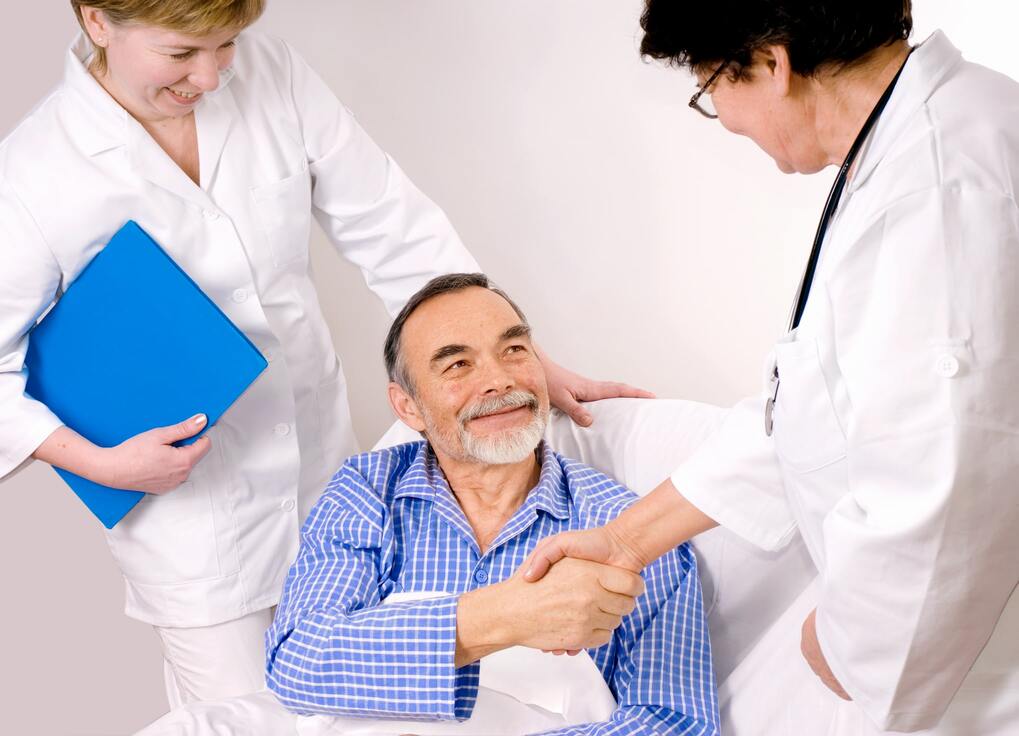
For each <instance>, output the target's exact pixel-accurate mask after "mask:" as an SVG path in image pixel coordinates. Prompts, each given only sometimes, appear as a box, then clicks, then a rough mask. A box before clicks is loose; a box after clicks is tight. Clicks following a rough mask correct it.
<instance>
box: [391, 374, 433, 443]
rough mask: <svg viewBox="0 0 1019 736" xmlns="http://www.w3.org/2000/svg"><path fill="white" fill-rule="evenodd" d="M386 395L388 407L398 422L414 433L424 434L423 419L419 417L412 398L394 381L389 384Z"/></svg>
mask: <svg viewBox="0 0 1019 736" xmlns="http://www.w3.org/2000/svg"><path fill="white" fill-rule="evenodd" d="M388 395H389V405H390V406H391V407H393V411H395V412H396V416H398V417H399V418H400V421H402V422H403V423H404V424H406V425H407V426H408V427H410V428H411V429H413V430H415V431H418V432H424V431H425V422H424V417H423V416H422V415H421V410H420V409H418V405H417V402H416V401H414V397H413V396H411V395H410V394H409V393H407V391H406V390H405V389H404V388H403V386H401V385H400V384H398V383H396V382H395V381H390V382H389V389H388Z"/></svg>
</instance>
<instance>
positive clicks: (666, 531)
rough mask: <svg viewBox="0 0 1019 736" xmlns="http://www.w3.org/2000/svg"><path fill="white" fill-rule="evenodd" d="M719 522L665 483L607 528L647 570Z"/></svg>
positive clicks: (670, 484)
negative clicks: (656, 561) (658, 560)
mask: <svg viewBox="0 0 1019 736" xmlns="http://www.w3.org/2000/svg"><path fill="white" fill-rule="evenodd" d="M716 526H718V522H716V521H715V520H714V519H712V518H711V517H710V516H708V515H707V514H705V513H704V512H703V511H701V510H700V509H698V508H697V507H696V506H694V505H693V504H692V503H690V502H689V501H688V500H687V499H686V498H685V497H684V496H683V494H682V493H680V492H679V491H678V490H676V487H675V486H674V485H673V484H672V480H665V481H664V482H663V483H662V484H661V485H659V486H658V487H657V488H655V489H654V490H653V491H651V493H649V494H648V495H647V496H645V497H644V498H642V499H641V500H640V501H638V502H637V503H635V504H633V506H631V507H630V508H628V509H627V510H626V511H624V512H623V513H621V514H620V515H619V516H618V517H616V519H615V520H613V521H611V522H609V523H608V525H607V527H608V528H609V529H610V531H611V532H612V533H613V535H615V536H616V538H617V539H619V541H620V542H621V543H622V544H623V545H624V546H625V547H626V548H627V549H628V550H630V551H631V552H632V554H633V555H634V556H635V557H637V558H638V560H639V561H640V562H641V563H642V564H641V567H647V566H648V565H649V564H651V563H652V562H654V561H655V560H657V559H658V558H659V557H661V556H662V555H664V554H665V553H666V552H668V551H669V550H671V549H673V548H674V547H676V546H678V545H680V544H682V543H683V542H686V541H687V540H689V539H690V538H692V537H695V536H697V535H698V534H700V533H701V532H705V531H707V530H708V529H713V528H714V527H716Z"/></svg>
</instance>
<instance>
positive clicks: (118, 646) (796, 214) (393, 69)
mask: <svg viewBox="0 0 1019 736" xmlns="http://www.w3.org/2000/svg"><path fill="white" fill-rule="evenodd" d="M3 5H4V9H6V10H8V11H10V12H9V13H8V14H6V15H7V17H14V11H16V15H17V17H18V18H19V20H18V21H17V22H16V23H12V24H8V26H7V28H6V30H7V33H6V34H5V39H4V43H3V44H2V45H0V65H2V67H3V68H4V69H5V70H6V72H7V73H6V74H5V75H4V77H5V85H4V86H5V90H4V102H3V105H2V110H0V132H2V133H3V134H6V132H7V131H9V130H10V129H11V128H13V127H14V126H15V125H16V124H17V122H18V120H19V119H20V118H22V117H23V116H24V115H25V114H26V113H27V112H28V111H29V110H30V109H31V108H32V107H33V106H34V105H35V104H36V103H37V102H38V101H39V100H40V99H41V98H42V96H43V95H45V93H46V92H47V90H49V89H50V88H52V87H53V86H54V85H55V84H56V83H57V82H58V81H59V79H60V75H61V70H62V68H63V63H64V56H65V53H66V47H67V45H68V43H69V41H70V39H71V37H72V36H73V34H74V32H75V31H76V27H77V26H76V23H75V21H74V18H73V14H72V12H71V10H70V8H69V6H68V3H66V2H56V1H51V2H45V3H17V4H15V3H14V2H13V0H3ZM718 7H719V19H718V22H720V23H724V22H725V12H724V3H720V4H718ZM640 8H641V3H640V1H639V0H515V2H512V3H509V2H503V1H501V0H414V1H413V2H411V1H410V0H402V1H401V0H371V1H370V2H369V1H368V0H360V1H357V0H286V1H285V2H284V1H283V0H269V7H268V10H267V12H266V15H265V16H264V18H263V19H262V20H261V21H260V22H259V23H258V27H259V28H260V29H261V30H263V31H266V32H269V33H272V34H275V35H278V36H281V37H283V38H285V39H287V40H288V41H290V42H291V43H292V44H293V45H294V46H295V47H296V48H297V49H298V50H299V51H300V52H301V53H302V54H304V55H305V57H306V58H307V59H308V60H309V61H310V62H311V63H312V65H313V66H314V67H315V68H316V69H317V70H318V71H319V73H320V74H321V75H322V76H323V77H324V78H325V79H326V80H327V81H328V82H329V84H330V85H331V86H332V88H333V89H334V90H335V91H336V92H337V94H338V95H339V96H340V97H341V98H342V99H343V100H344V101H345V102H346V103H347V104H348V106H349V107H350V108H351V109H352V110H353V111H354V112H355V114H356V115H357V116H358V118H359V119H360V120H361V122H362V124H363V125H364V126H365V127H366V128H367V129H368V131H369V132H370V133H371V134H372V135H373V136H374V137H375V139H376V140H377V141H379V143H380V144H382V146H383V147H385V148H386V149H387V150H388V151H389V152H390V153H391V154H392V155H393V156H394V157H395V158H396V159H397V160H398V161H399V162H400V164H401V165H402V166H403V168H404V169H405V170H406V171H407V172H408V173H409V174H410V176H411V177H412V178H413V179H414V180H415V181H416V183H417V184H418V185H419V186H420V187H421V188H422V189H423V190H424V191H426V192H427V193H428V194H429V195H430V196H431V197H432V198H433V199H434V200H436V201H437V202H438V203H439V204H440V205H441V206H442V207H443V208H444V209H445V210H446V212H447V213H448V214H449V216H450V218H451V219H452V221H453V223H454V224H455V225H456V227H457V229H458V230H459V232H460V234H461V236H462V237H463V239H464V241H465V242H466V243H467V245H468V247H469V248H470V249H471V250H472V252H473V253H474V254H475V255H476V256H477V258H478V259H479V261H480V262H481V264H482V266H483V267H484V268H485V270H486V271H488V272H489V274H490V275H492V276H493V277H494V278H495V279H496V280H497V282H498V283H499V284H500V285H502V286H503V287H504V288H506V289H507V290H508V291H509V292H510V293H511V294H512V295H513V296H514V297H515V298H516V300H517V301H518V302H519V303H520V304H521V305H522V307H523V308H524V309H525V311H526V312H527V313H528V315H529V317H530V319H531V321H532V322H533V324H534V325H535V327H536V330H537V334H538V337H539V340H540V341H541V342H542V343H543V344H544V346H545V347H546V349H547V350H548V351H549V352H550V353H551V354H552V355H553V356H555V357H556V358H558V359H559V360H560V361H561V362H563V363H564V364H566V365H568V366H570V367H572V368H574V369H576V370H579V371H581V372H583V373H586V374H588V375H591V376H594V377H601V378H612V379H619V380H626V381H629V382H631V383H635V384H638V385H640V386H643V387H645V388H649V389H652V390H654V391H656V392H658V393H659V394H660V395H662V396H671V397H684V398H694V399H699V400H702V401H709V402H713V403H719V404H727V403H730V402H732V401H735V400H736V399H737V398H739V397H740V396H742V395H744V394H746V393H749V392H751V391H754V390H756V389H757V386H758V381H759V378H760V370H761V362H762V359H763V356H764V354H765V352H766V351H767V349H768V347H769V344H770V342H771V341H772V340H773V338H774V337H775V336H776V335H777V334H778V333H779V332H780V330H781V329H782V327H783V325H784V322H785V319H786V314H787V310H788V306H789V301H790V300H791V298H792V294H793V291H794V290H795V286H796V282H797V280H798V278H799V273H800V269H801V268H802V264H803V261H804V259H805V258H806V254H807V252H808V251H809V246H810V241H811V238H812V235H813V229H814V227H815V224H816V218H817V215H818V213H819V211H820V209H821V206H822V204H823V201H824V196H825V194H826V191H827V187H828V185H829V184H830V182H831V176H832V172H826V173H823V174H820V175H818V176H814V177H809V178H808V177H800V176H784V175H782V174H781V173H779V171H778V170H777V169H776V168H775V167H774V165H773V163H772V162H771V161H770V160H769V159H768V158H766V157H765V156H764V155H763V154H762V153H760V152H759V151H758V150H757V149H756V148H755V147H754V146H753V144H751V143H750V142H749V141H748V140H745V139H741V138H736V137H734V136H732V135H729V134H727V133H726V132H725V131H724V130H723V129H722V128H721V126H719V125H718V124H717V123H715V122H712V121H708V120H705V119H703V118H701V117H700V116H698V115H697V114H696V113H694V112H692V111H690V110H689V109H687V107H686V101H687V99H688V98H689V96H690V94H691V93H692V92H693V89H694V85H693V81H692V79H691V78H690V77H689V76H688V75H687V74H685V73H683V72H679V71H676V70H673V69H665V68H662V67H660V66H658V65H653V64H647V63H644V62H642V61H641V60H640V59H639V57H638V54H637V51H636V49H637V46H638V44H639V38H640V36H639V28H638V26H637V19H638V16H639V13H640ZM914 14H915V18H916V27H917V29H916V32H915V34H914V39H915V40H922V39H923V38H925V37H926V35H927V34H928V33H929V32H930V31H931V30H933V29H934V28H937V27H941V28H943V29H945V30H946V32H947V33H948V35H949V38H951V39H952V41H953V42H954V43H955V44H956V45H957V46H959V47H960V48H961V49H962V50H963V52H964V54H965V55H966V56H967V57H968V58H969V59H971V60H974V61H978V62H980V63H984V64H987V65H988V66H992V67H994V68H997V69H999V70H1001V71H1004V72H1006V73H1009V74H1010V75H1011V76H1013V77H1015V78H1019V61H1016V58H1015V55H1014V53H1013V51H1012V48H1013V44H1014V38H1013V29H1014V28H1015V27H1016V25H1015V23H1016V20H1017V15H1019V13H1017V11H1016V6H1015V4H1014V3H1013V2H1010V1H1009V0H969V1H968V2H966V3H962V2H959V1H958V0H914ZM973 114H974V116H978V115H979V114H980V111H979V110H974V111H973ZM313 251H314V257H313V263H314V268H315V271H316V281H317V283H318V285H319V289H320V296H321V299H322V302H323V306H324V308H325V313H326V315H327V317H328V318H329V320H330V325H331V328H332V330H333V334H334V337H335V340H336V344H337V349H338V350H339V353H340V356H341V357H342V359H343V361H344V364H345V368H346V372H347V376H348V380H349V383H350V385H351V387H352V392H351V393H352V396H351V399H352V403H353V410H354V420H355V426H356V429H357V432H358V435H359V437H360V439H361V443H362V445H363V446H365V447H368V446H370V445H371V444H372V443H374V441H375V439H376V438H377V437H378V436H379V435H380V434H381V433H382V431H383V430H384V429H385V427H387V426H388V425H389V424H390V422H391V421H392V418H391V415H390V412H389V409H388V407H387V405H386V403H385V398H384V386H385V379H384V376H383V371H382V366H381V357H380V354H381V346H382V340H383V337H384V334H385V330H386V327H387V324H388V319H387V316H386V314H385V312H384V310H383V309H382V307H381V305H380V304H379V303H378V301H377V300H376V299H375V298H374V297H373V296H372V295H371V294H370V293H369V292H368V291H367V289H366V288H365V286H364V285H363V283H362V282H361V280H360V276H359V274H358V273H357V272H356V271H354V270H353V269H352V268H351V267H349V266H348V265H347V264H345V263H343V262H341V261H340V260H339V259H338V258H336V257H335V255H334V254H333V252H332V251H331V250H330V248H329V246H328V245H327V244H326V243H325V241H324V239H323V238H322V236H321V234H318V233H316V235H315V237H314V242H313ZM0 494H2V495H0V497H2V499H3V502H4V513H3V521H2V522H0V575H2V579H3V580H4V583H5V589H4V596H3V605H2V607H0V636H2V637H3V641H2V643H3V650H4V657H3V663H2V665H0V702H2V704H3V706H4V707H3V711H4V722H5V723H6V724H7V725H6V726H5V727H4V729H3V730H4V732H6V733H19V734H22V733H24V734H28V733H32V734H43V735H46V736H48V735H50V734H62V735H68V736H71V735H74V736H78V735H84V734H119V733H129V732H132V731H133V730H134V729H136V728H138V727H140V726H142V725H144V724H145V723H147V722H148V721H150V720H152V719H153V718H155V717H157V716H158V715H160V714H161V713H162V712H163V711H164V710H165V700H164V697H163V690H162V671H161V664H160V654H159V648H158V644H157V642H156V638H155V635H154V634H153V633H152V632H151V630H150V629H149V628H148V627H147V626H145V625H143V624H139V623H138V622H134V621H131V620H129V619H126V618H125V617H124V616H123V614H122V613H121V606H122V590H121V581H120V576H119V573H118V572H117V570H116V568H115V567H114V566H113V564H112V562H111V560H110V558H109V555H108V552H107V549H106V546H105V542H104V540H103V536H102V534H101V531H100V528H99V525H98V524H97V523H95V521H94V520H93V519H92V518H91V517H90V516H89V515H88V514H87V512H86V511H85V510H84V508H83V507H82V506H81V505H80V504H79V502H78V501H77V499H76V498H75V497H74V496H73V494H71V493H70V491H69V490H68V489H67V488H66V487H64V486H63V485H62V484H61V483H60V481H59V480H58V479H57V477H56V476H55V474H53V472H52V471H51V470H50V469H49V468H47V467H45V466H43V465H41V464H39V463H36V464H35V465H33V466H31V467H29V468H28V469H27V470H25V471H24V472H22V473H21V474H19V475H17V476H16V477H14V478H13V479H10V480H8V481H6V482H4V483H3V484H2V488H0Z"/></svg>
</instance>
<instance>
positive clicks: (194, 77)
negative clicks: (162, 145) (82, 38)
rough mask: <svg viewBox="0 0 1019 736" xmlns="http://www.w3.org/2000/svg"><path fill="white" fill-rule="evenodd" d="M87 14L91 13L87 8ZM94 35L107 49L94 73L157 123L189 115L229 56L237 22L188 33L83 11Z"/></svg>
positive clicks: (115, 94) (137, 112) (145, 119)
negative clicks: (120, 22)
mask: <svg viewBox="0 0 1019 736" xmlns="http://www.w3.org/2000/svg"><path fill="white" fill-rule="evenodd" d="M89 15H92V14H89ZM86 27H87V28H88V31H89V35H90V36H91V37H92V39H93V41H94V42H96V43H97V44H99V45H102V46H104V47H105V49H106V65H107V68H106V70H105V72H99V73H97V75H96V76H97V79H98V80H99V81H100V82H101V83H102V85H103V86H104V87H105V88H106V90H107V91H108V92H109V93H110V94H111V95H113V97H114V98H115V99H116V100H117V101H118V102H119V103H120V104H121V105H122V106H123V107H124V108H125V109H126V110H127V111H128V112H130V113H131V114H132V115H133V116H134V117H136V118H137V119H139V120H141V121H143V122H151V123H157V122H161V121H165V120H168V119H172V118H181V117H184V116H186V115H189V114H190V113H191V112H192V111H193V110H194V108H195V106H196V105H197V104H198V102H199V100H201V98H202V95H204V94H205V93H206V92H212V91H213V90H215V89H216V88H217V87H218V86H219V74H220V72H221V71H223V70H224V69H226V68H227V67H228V66H230V64H231V63H232V62H233V57H234V42H235V39H236V38H237V34H238V30H237V29H236V28H225V29H221V30H216V31H213V32H211V33H208V34H205V35H201V36H193V35H189V34H185V33H180V32H177V31H173V30H170V29H167V28H161V27H158V26H152V25H144V24H130V25H117V24H113V23H110V22H109V20H108V19H106V18H105V17H104V16H103V15H102V13H98V14H97V15H95V16H94V17H92V18H89V17H88V16H86Z"/></svg>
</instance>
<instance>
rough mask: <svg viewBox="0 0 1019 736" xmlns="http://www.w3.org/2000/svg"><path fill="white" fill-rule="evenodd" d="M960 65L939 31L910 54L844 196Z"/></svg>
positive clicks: (877, 162) (859, 183) (958, 54)
mask: <svg viewBox="0 0 1019 736" xmlns="http://www.w3.org/2000/svg"><path fill="white" fill-rule="evenodd" d="M961 63H962V53H961V52H960V51H959V50H958V49H957V48H955V46H953V45H952V42H951V41H949V40H948V38H947V37H946V36H945V34H944V33H942V32H941V31H935V32H934V33H933V34H931V36H930V37H929V38H928V39H927V40H926V41H924V42H923V43H922V44H920V45H919V46H918V47H917V48H916V49H915V50H914V51H913V53H912V54H910V58H909V60H908V61H907V62H906V67H905V68H904V69H903V70H902V75H901V77H900V78H899V81H898V83H897V84H896V85H895V90H894V92H893V93H892V97H891V99H890V100H889V101H888V106H887V107H886V108H885V110H884V112H883V113H881V117H880V118H878V121H877V125H876V126H875V127H874V132H873V133H871V135H870V139H869V140H868V141H867V145H866V147H865V148H864V149H863V151H862V153H861V155H860V163H859V165H858V167H857V170H856V173H855V174H854V175H853V177H852V179H850V181H849V184H848V186H847V195H851V194H852V193H853V192H854V191H856V190H857V189H859V188H860V187H861V186H863V184H864V183H865V182H866V181H867V179H868V178H869V177H870V175H871V174H872V173H873V172H874V170H875V169H876V168H877V167H878V166H879V165H880V164H881V161H882V160H883V159H884V158H885V156H886V155H888V153H889V152H890V151H891V150H893V149H894V147H895V145H896V143H897V142H898V141H899V139H900V138H901V137H902V136H903V135H904V134H905V133H906V132H907V131H908V130H909V128H910V126H912V125H913V124H914V121H915V117H916V114H917V112H918V111H919V110H920V108H921V107H922V106H923V104H924V103H925V102H926V101H927V100H928V98H929V97H930V96H931V94H933V92H934V90H935V89H937V88H938V87H939V86H940V85H941V82H942V80H943V79H944V78H945V77H946V76H947V75H948V74H949V73H950V72H951V71H952V70H953V69H955V67H956V66H958V65H959V64H961Z"/></svg>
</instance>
